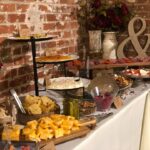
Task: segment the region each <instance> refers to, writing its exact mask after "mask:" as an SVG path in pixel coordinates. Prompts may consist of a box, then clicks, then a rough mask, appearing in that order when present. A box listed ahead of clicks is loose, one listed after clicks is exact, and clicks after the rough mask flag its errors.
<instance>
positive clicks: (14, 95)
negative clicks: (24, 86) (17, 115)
mask: <svg viewBox="0 0 150 150" xmlns="http://www.w3.org/2000/svg"><path fill="white" fill-rule="evenodd" d="M10 93H11V94H12V96H13V97H14V99H15V101H16V104H17V105H18V107H19V109H20V111H21V112H22V113H23V114H25V113H26V111H25V109H24V108H23V105H22V102H21V100H20V98H19V97H18V95H17V93H16V91H15V90H14V89H11V90H10Z"/></svg>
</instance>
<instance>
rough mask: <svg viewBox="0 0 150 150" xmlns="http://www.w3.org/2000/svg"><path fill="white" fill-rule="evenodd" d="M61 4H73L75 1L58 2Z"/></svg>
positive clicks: (63, 0)
mask: <svg viewBox="0 0 150 150" xmlns="http://www.w3.org/2000/svg"><path fill="white" fill-rule="evenodd" d="M60 3H61V4H74V3H75V0H60Z"/></svg>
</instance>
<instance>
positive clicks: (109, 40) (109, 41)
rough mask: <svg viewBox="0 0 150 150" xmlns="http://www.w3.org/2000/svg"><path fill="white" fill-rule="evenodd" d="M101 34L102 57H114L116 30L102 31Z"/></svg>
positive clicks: (116, 44)
mask: <svg viewBox="0 0 150 150" xmlns="http://www.w3.org/2000/svg"><path fill="white" fill-rule="evenodd" d="M103 34H104V40H103V44H102V48H103V59H116V58H117V55H116V49H117V46H118V42H117V38H116V32H104V33H103Z"/></svg>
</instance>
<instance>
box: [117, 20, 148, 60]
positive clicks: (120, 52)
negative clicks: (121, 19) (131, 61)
mask: <svg viewBox="0 0 150 150" xmlns="http://www.w3.org/2000/svg"><path fill="white" fill-rule="evenodd" d="M137 20H140V21H141V23H142V25H141V28H140V29H139V31H137V32H136V33H135V30H134V24H135V22H136V21H137ZM145 29H146V22H145V20H144V19H143V18H141V17H134V18H133V19H132V20H131V21H130V22H129V25H128V33H129V37H127V38H126V39H125V40H123V41H122V43H121V44H119V46H118V49H117V57H118V58H125V57H126V56H125V53H124V47H125V45H126V44H127V43H128V42H129V41H131V42H132V45H133V47H134V49H135V51H136V52H137V56H139V57H146V56H147V54H146V51H147V49H148V47H149V46H150V34H145V36H147V42H146V44H145V46H144V47H143V48H142V46H141V45H140V43H139V40H138V36H139V35H141V34H142V33H143V32H144V31H145Z"/></svg>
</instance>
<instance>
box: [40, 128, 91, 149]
mask: <svg viewBox="0 0 150 150" xmlns="http://www.w3.org/2000/svg"><path fill="white" fill-rule="evenodd" d="M89 132H90V128H88V127H85V126H83V127H80V130H78V131H73V132H72V133H71V134H69V135H65V136H63V137H59V138H55V139H52V140H47V141H41V142H40V147H44V146H46V145H47V144H48V143H50V142H53V143H54V144H55V145H57V144H60V143H63V142H66V141H70V140H72V139H75V138H79V137H83V136H85V135H86V134H88V133H89Z"/></svg>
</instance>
